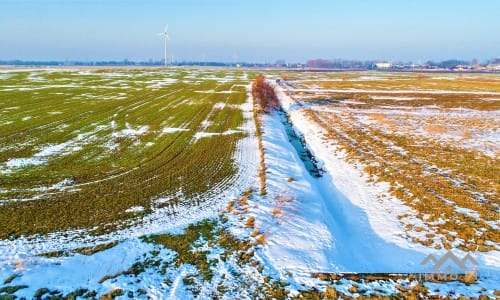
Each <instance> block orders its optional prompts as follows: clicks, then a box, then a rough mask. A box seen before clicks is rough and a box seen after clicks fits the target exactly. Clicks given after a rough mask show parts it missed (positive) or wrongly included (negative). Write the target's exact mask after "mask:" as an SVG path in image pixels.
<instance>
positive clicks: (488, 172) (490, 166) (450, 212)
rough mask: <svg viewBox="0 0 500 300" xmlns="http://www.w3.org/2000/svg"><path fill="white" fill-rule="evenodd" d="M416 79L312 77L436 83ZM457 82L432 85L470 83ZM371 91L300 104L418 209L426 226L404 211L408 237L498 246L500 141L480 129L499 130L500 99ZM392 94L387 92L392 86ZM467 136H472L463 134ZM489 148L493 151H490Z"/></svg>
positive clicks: (405, 85) (469, 246)
mask: <svg viewBox="0 0 500 300" xmlns="http://www.w3.org/2000/svg"><path fill="white" fill-rule="evenodd" d="M401 76H403V75H401ZM417 81H418V82H420V83H416V81H414V80H413V79H412V80H410V79H401V78H400V79H397V80H396V81H395V82H396V83H390V82H385V81H384V82H382V81H377V80H373V81H370V83H367V82H362V83H360V82H359V81H349V80H348V81H335V82H324V81H318V82H313V83H312V82H307V84H308V85H309V84H311V85H312V84H319V85H320V86H321V87H327V86H328V87H336V88H340V87H344V88H360V87H361V86H360V84H361V85H363V87H364V88H366V89H368V88H373V89H384V88H388V87H392V88H394V89H398V88H399V89H405V90H409V89H412V88H416V87H418V86H419V85H420V86H421V85H422V84H431V85H432V83H438V81H436V80H434V79H431V78H419V79H418V80H417ZM469 83H471V84H472V83H474V84H478V85H479V86H476V87H475V88H471V89H470V90H472V91H474V90H485V89H486V88H488V85H483V84H482V83H478V82H477V81H474V80H471V81H470V82H469ZM469 83H468V84H469ZM489 83H492V82H489ZM459 84H460V83H457V82H451V81H449V80H445V81H443V82H440V85H438V86H434V87H433V89H452V87H455V88H456V89H459V88H460V89H461V88H465V86H462V87H460V86H459ZM494 84H498V83H497V82H494ZM468 86H469V87H470V85H468ZM490 88H491V86H490ZM485 91H486V90H485ZM493 91H496V90H495V89H493ZM292 96H294V95H292ZM370 96H371V94H356V93H347V94H338V93H334V94H332V95H330V96H329V97H328V99H337V98H336V97H341V98H342V97H345V98H344V99H353V100H355V101H352V102H347V103H344V102H343V101H327V102H319V104H318V108H317V109H316V108H315V107H313V108H312V109H310V108H308V109H304V110H303V111H304V114H305V115H307V116H308V117H309V118H310V119H311V120H312V121H313V122H316V123H317V124H318V125H320V126H321V127H323V128H325V130H326V132H327V134H326V136H325V139H327V140H328V141H329V144H331V145H334V147H335V148H336V149H337V151H338V150H343V151H345V153H346V154H347V159H348V161H350V162H353V163H361V164H362V165H364V166H365V167H364V171H365V172H366V173H367V174H369V175H370V176H371V181H377V182H388V183H389V184H390V186H391V188H390V193H391V194H392V195H393V196H396V197H397V198H399V199H401V200H403V202H404V203H406V204H407V205H408V206H409V207H411V208H412V209H413V210H414V211H416V212H417V215H416V217H417V218H419V219H420V220H422V221H423V223H424V224H425V225H424V226H422V227H419V228H414V227H413V226H411V224H410V223H407V222H411V219H410V218H407V216H402V217H401V218H400V220H401V222H402V223H403V224H406V228H407V238H408V239H410V240H413V241H415V242H418V243H421V244H424V245H429V246H434V247H435V248H438V249H439V248H452V247H453V248H460V249H462V250H479V251H491V250H494V249H496V248H497V246H496V245H498V243H499V242H500V233H499V232H498V231H497V230H494V229H493V228H492V226H491V222H496V221H498V220H499V219H500V214H499V213H498V208H499V207H500V201H499V196H498V192H499V189H500V182H499V181H498V174H500V160H499V159H498V157H499V156H498V155H499V154H500V152H499V151H500V149H498V145H496V146H495V144H494V143H489V142H484V141H483V139H479V137H481V136H484V137H485V139H486V140H487V139H488V136H489V135H490V133H491V132H492V131H493V132H498V131H499V130H500V122H499V121H498V110H500V105H499V102H498V101H483V100H479V99H478V98H479V97H483V98H484V97H485V96H484V95H474V94H468V95H461V94H458V95H456V94H453V95H448V94H429V95H427V94H425V95H421V94H410V93H409V94H404V95H399V94H398V95H397V97H407V98H405V100H404V101H399V100H391V99H380V98H377V100H373V99H372V98H371V97H370ZM377 96H378V95H377ZM387 96H388V98H390V97H391V94H387ZM295 97H297V95H295ZM392 97H394V95H392ZM427 98H428V99H427ZM406 99H414V100H406ZM313 103H314V102H313ZM429 105H433V106H432V107H429ZM436 105H437V106H438V107H436ZM324 107H326V109H323V108H324ZM464 107H467V108H469V109H468V110H464V109H463V108H464ZM469 140H470V141H473V142H474V143H470V142H464V141H469ZM478 150H481V151H478ZM485 151H489V153H496V155H493V156H491V155H490V156H488V155H486V154H487V153H488V152H485ZM485 153H486V154H485ZM463 209H468V210H470V211H471V212H473V213H474V214H476V215H477V216H478V217H479V218H476V217H475V216H474V215H471V214H470V213H468V211H466V210H465V211H464V210H463ZM448 232H455V233H456V234H454V235H449V234H448Z"/></svg>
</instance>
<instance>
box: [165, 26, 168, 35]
mask: <svg viewBox="0 0 500 300" xmlns="http://www.w3.org/2000/svg"><path fill="white" fill-rule="evenodd" d="M167 31H168V24H167V26H165V33H167Z"/></svg>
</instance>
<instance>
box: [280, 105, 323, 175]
mask: <svg viewBox="0 0 500 300" xmlns="http://www.w3.org/2000/svg"><path fill="white" fill-rule="evenodd" d="M278 116H279V118H280V120H281V123H282V124H283V126H284V127H285V132H286V135H287V137H288V141H289V142H290V144H292V146H293V148H294V149H295V151H296V152H297V154H298V155H299V157H300V160H301V161H302V162H303V163H304V166H305V168H306V170H307V171H308V172H309V174H310V175H311V176H312V177H315V178H319V177H321V176H323V173H325V170H323V169H322V168H321V167H320V166H319V164H318V161H317V160H316V158H315V157H314V155H313V154H312V153H311V151H310V150H309V148H307V144H306V141H305V139H304V136H303V135H301V134H300V133H297V132H296V130H295V129H294V127H293V124H292V122H291V121H290V119H289V118H288V115H287V114H286V112H285V111H283V110H280V111H279V112H278Z"/></svg>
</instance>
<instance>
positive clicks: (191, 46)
mask: <svg viewBox="0 0 500 300" xmlns="http://www.w3.org/2000/svg"><path fill="white" fill-rule="evenodd" d="M499 12H500V0H309V1H305V0H302V1H298V0H211V1H209V0H163V1H159V0H142V1H139V0H137V1H131V0H120V1H118V0H0V59H25V60H28V59H33V60H123V59H125V58H128V59H130V60H148V59H150V58H151V59H153V60H159V59H161V57H162V55H163V54H162V53H163V44H162V40H161V38H160V37H159V36H156V33H158V32H161V31H162V29H163V28H164V26H165V24H166V23H168V24H169V34H170V37H171V40H170V42H169V56H172V55H173V56H174V59H175V60H207V61H228V62H231V61H234V60H238V61H255V62H274V61H276V60H277V59H285V60H286V61H287V62H295V61H306V60H307V59H311V58H327V59H332V58H345V59H361V60H364V59H380V60H391V61H394V60H405V61H410V60H411V61H422V62H423V61H426V60H442V59H447V58H458V59H469V60H470V59H472V58H478V59H479V60H480V61H481V60H485V59H489V58H493V57H498V56H500V13H499Z"/></svg>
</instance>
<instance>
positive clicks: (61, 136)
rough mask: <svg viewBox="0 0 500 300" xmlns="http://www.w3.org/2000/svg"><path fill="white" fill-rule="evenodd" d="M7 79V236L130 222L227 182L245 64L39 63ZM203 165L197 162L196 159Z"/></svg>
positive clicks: (3, 135)
mask: <svg viewBox="0 0 500 300" xmlns="http://www.w3.org/2000/svg"><path fill="white" fill-rule="evenodd" d="M0 76H1V80H0V174H1V175H0V176H1V177H0V178H1V181H0V204H1V209H0V228H1V229H0V238H2V239H14V238H16V237H19V236H22V235H27V236H30V235H34V234H47V233H50V232H54V231H65V230H68V229H90V232H91V233H92V234H100V233H105V232H110V231H112V230H116V229H117V228H122V227H126V226H129V225H131V224H134V222H136V221H137V220H139V219H140V218H141V217H143V216H145V215H148V214H150V213H151V212H152V211H154V210H158V209H169V210H170V211H172V212H174V211H175V209H176V207H177V206H181V205H187V206H191V205H202V203H203V201H204V199H205V198H207V197H208V196H207V194H212V195H216V194H217V193H218V192H219V191H220V190H224V189H227V188H228V187H230V186H231V185H232V184H233V183H234V180H235V179H236V177H235V174H236V173H237V171H238V166H237V164H236V162H235V160H234V158H235V155H236V154H235V153H236V151H237V143H238V141H239V140H241V139H242V138H243V137H245V136H247V135H248V133H247V132H246V131H245V130H244V129H242V127H241V126H242V125H243V123H244V113H243V111H242V109H241V106H242V105H244V104H245V102H246V101H247V98H248V96H247V91H246V86H245V85H246V84H248V83H247V81H246V77H245V76H246V74H243V72H238V71H234V72H225V71H224V72H221V71H209V70H206V71H190V70H187V71H186V70H175V71H168V70H167V71H161V70H148V71H144V70H120V69H113V70H59V71H58V70H50V71H45V70H40V71H18V72H6V73H2V74H1V75H0ZM194 170H196V171H194Z"/></svg>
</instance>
